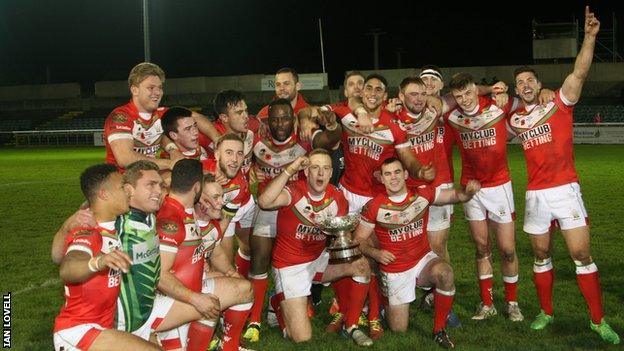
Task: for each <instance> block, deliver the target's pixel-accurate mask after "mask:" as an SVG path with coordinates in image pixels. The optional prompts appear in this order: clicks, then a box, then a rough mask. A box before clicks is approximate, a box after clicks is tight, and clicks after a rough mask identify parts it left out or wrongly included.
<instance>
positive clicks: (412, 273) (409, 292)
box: [381, 251, 438, 306]
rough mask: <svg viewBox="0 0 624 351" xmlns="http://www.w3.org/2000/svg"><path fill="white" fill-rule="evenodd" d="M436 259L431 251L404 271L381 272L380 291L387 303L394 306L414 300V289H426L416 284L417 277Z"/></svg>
mask: <svg viewBox="0 0 624 351" xmlns="http://www.w3.org/2000/svg"><path fill="white" fill-rule="evenodd" d="M437 257H438V255H436V254H435V253H434V252H433V251H429V252H428V253H427V254H426V255H425V256H423V258H421V259H420V261H418V263H416V265H415V266H414V267H412V268H410V269H408V270H406V271H403V272H398V273H386V272H384V271H381V291H382V292H383V294H384V295H385V296H386V297H387V298H388V303H389V304H390V305H393V306H394V305H402V304H406V303H410V302H412V301H414V300H416V287H426V286H422V285H420V284H418V276H420V273H422V270H423V269H424V268H425V266H427V264H428V263H429V262H431V260H433V259H435V258H437Z"/></svg>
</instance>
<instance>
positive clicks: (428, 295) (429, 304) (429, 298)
mask: <svg viewBox="0 0 624 351" xmlns="http://www.w3.org/2000/svg"><path fill="white" fill-rule="evenodd" d="M419 307H420V309H421V310H422V311H425V312H431V311H433V289H429V290H425V293H424V295H423V296H422V298H421V299H420V306H419Z"/></svg>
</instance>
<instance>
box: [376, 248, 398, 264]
mask: <svg viewBox="0 0 624 351" xmlns="http://www.w3.org/2000/svg"><path fill="white" fill-rule="evenodd" d="M394 260H396V257H395V256H394V255H393V254H392V252H390V251H386V250H379V253H378V254H377V257H376V258H375V261H377V262H379V263H381V264H384V265H386V264H390V263H392V262H394Z"/></svg>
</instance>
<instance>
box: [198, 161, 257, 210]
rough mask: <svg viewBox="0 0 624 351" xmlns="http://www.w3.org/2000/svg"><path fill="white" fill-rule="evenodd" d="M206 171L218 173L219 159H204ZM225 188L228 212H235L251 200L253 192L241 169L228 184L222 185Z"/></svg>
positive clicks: (224, 202)
mask: <svg viewBox="0 0 624 351" xmlns="http://www.w3.org/2000/svg"><path fill="white" fill-rule="evenodd" d="M202 168H203V169H204V173H211V174H216V173H217V160H215V159H209V160H204V161H202ZM221 188H222V189H223V206H224V207H225V208H226V210H227V211H228V212H234V213H236V211H237V210H238V209H239V208H240V207H241V206H243V205H244V204H246V203H247V201H249V198H250V197H251V192H250V191H249V182H248V181H247V178H245V176H244V175H243V174H242V173H241V171H240V170H239V171H238V173H236V176H235V177H234V178H233V179H229V180H228V182H227V183H226V184H223V185H221Z"/></svg>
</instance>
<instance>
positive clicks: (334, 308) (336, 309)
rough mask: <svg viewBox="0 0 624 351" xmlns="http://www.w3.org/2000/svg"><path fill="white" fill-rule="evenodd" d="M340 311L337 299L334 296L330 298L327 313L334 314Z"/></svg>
mask: <svg viewBox="0 0 624 351" xmlns="http://www.w3.org/2000/svg"><path fill="white" fill-rule="evenodd" d="M338 312H340V305H339V304H338V300H336V298H335V297H334V298H332V304H331V306H329V314H331V315H334V314H336V313H338Z"/></svg>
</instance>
